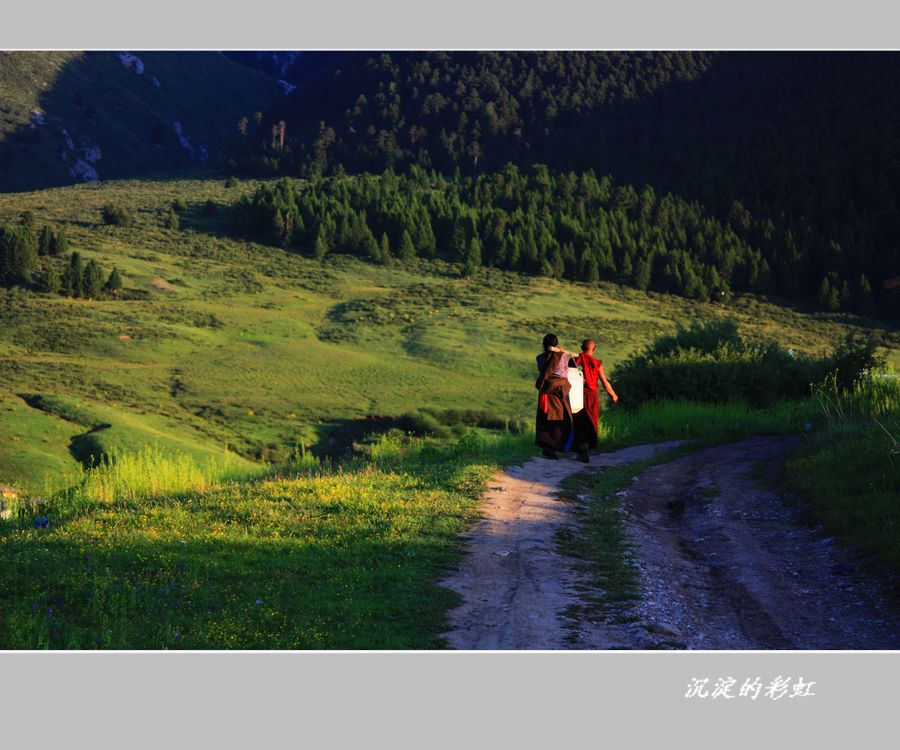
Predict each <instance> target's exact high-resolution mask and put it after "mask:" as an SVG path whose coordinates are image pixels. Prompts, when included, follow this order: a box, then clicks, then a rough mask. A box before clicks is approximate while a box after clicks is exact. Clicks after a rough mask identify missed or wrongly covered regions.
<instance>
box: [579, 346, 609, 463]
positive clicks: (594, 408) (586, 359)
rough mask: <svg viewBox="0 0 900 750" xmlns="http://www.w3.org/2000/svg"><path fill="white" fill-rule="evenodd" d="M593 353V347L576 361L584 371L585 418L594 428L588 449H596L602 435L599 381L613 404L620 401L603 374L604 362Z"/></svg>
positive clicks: (589, 437) (588, 442) (589, 438)
mask: <svg viewBox="0 0 900 750" xmlns="http://www.w3.org/2000/svg"><path fill="white" fill-rule="evenodd" d="M593 351H594V348H593V347H591V348H590V350H589V351H586V352H582V353H581V354H579V355H578V358H577V359H576V360H575V362H576V363H577V364H579V365H580V366H581V369H582V370H583V371H584V412H585V416H587V417H589V418H590V423H591V425H592V426H593V428H594V429H593V435H592V436H588V439H587V440H586V441H584V442H586V443H587V446H588V448H595V447H596V445H597V436H598V435H599V434H600V398H599V393H598V388H597V386H598V381H599V382H600V383H602V384H603V388H604V389H605V390H606V392H607V393H608V394H609V396H610V398H611V399H612V401H613V403H616V402H617V401H618V400H619V397H618V396H617V395H616V392H615V391H614V390H613V387H612V386H611V385H610V384H609V381H608V380H607V379H606V373H605V372H603V362H602V361H601V360H599V359H595V358H594V356H593ZM585 421H587V420H585Z"/></svg>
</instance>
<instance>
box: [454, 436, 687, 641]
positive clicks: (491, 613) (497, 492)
mask: <svg viewBox="0 0 900 750" xmlns="http://www.w3.org/2000/svg"><path fill="white" fill-rule="evenodd" d="M678 445H680V443H679V442H678V441H673V442H671V443H661V444H659V445H640V446H635V447H633V448H626V449H624V450H620V451H616V452H614V453H606V454H602V455H597V456H593V457H592V458H591V465H590V466H591V468H592V469H597V468H599V467H601V466H617V465H620V464H627V463H631V462H633V461H642V460H644V459H647V458H650V457H651V456H653V455H655V454H656V453H657V452H659V451H661V450H667V449H672V448H674V447H676V446H678ZM584 469H585V465H584V464H581V463H578V462H577V461H573V460H571V459H568V458H562V459H560V460H558V461H549V460H547V459H545V458H533V459H531V460H529V461H526V462H525V463H524V464H523V465H522V466H512V467H510V468H509V469H507V470H506V471H503V472H500V473H498V474H496V475H495V476H494V477H492V479H491V481H490V482H489V484H488V491H487V492H486V494H485V495H484V497H483V498H482V512H483V514H484V516H483V519H482V520H481V521H479V522H478V523H477V524H476V525H475V526H474V527H473V528H472V529H471V530H470V531H469V532H468V534H466V535H465V536H466V538H467V542H468V544H467V547H468V553H467V555H466V559H465V560H464V561H463V564H462V565H461V566H460V568H459V569H458V571H457V572H456V574H455V575H453V576H452V577H451V578H449V579H448V580H446V581H444V585H445V586H447V587H448V588H451V589H453V590H454V591H456V592H458V593H459V594H461V595H462V597H463V599H464V603H463V604H462V606H460V607H458V608H457V609H455V610H453V612H451V615H450V622H451V625H452V627H453V630H452V631H451V632H449V633H447V634H445V638H446V639H447V642H448V644H449V645H450V646H451V647H453V648H460V649H560V648H571V645H570V644H569V643H568V638H567V636H569V631H568V629H567V623H566V622H565V621H564V620H563V618H562V617H561V616H560V613H561V612H562V611H563V610H565V609H566V608H568V607H569V606H572V605H575V604H577V603H578V601H579V599H578V594H577V593H576V587H578V586H583V585H584V584H585V580H584V576H583V575H579V574H578V573H576V572H575V571H574V570H573V569H572V565H571V562H572V561H571V560H569V559H568V558H566V557H564V556H563V555H561V554H560V553H559V552H558V551H557V549H556V546H557V545H556V532H557V530H558V529H560V528H562V527H564V526H572V525H574V524H575V522H576V519H575V513H574V509H573V508H572V507H571V505H569V504H567V503H564V502H562V501H560V500H557V499H556V497H555V496H556V493H558V492H559V489H560V482H561V481H562V480H563V479H565V478H566V477H568V476H570V475H571V474H575V473H576V472H579V471H584Z"/></svg>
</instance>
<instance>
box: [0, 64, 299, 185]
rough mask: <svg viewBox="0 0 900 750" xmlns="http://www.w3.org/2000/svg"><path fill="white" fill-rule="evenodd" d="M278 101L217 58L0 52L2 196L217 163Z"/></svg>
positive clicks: (262, 80) (271, 87)
mask: <svg viewBox="0 0 900 750" xmlns="http://www.w3.org/2000/svg"><path fill="white" fill-rule="evenodd" d="M280 95H281V88H280V87H279V86H278V85H277V83H276V82H275V81H274V80H273V79H271V78H269V77H267V76H266V75H264V74H262V73H260V72H258V71H254V70H250V69H248V68H246V67H244V66H242V65H238V64H237V63H235V62H233V61H231V60H229V59H227V58H226V57H225V56H224V55H222V54H220V53H217V52H140V53H138V54H136V55H131V54H128V53H121V52H120V53H117V52H77V51H76V52H73V51H68V52H0V190H2V191H12V190H30V189H34V188H37V187H46V186H52V185H64V184H70V183H73V182H80V181H90V180H93V179H96V178H98V177H99V178H100V179H109V178H113V177H133V176H138V175H142V174H147V173H159V172H163V171H166V170H170V169H173V168H179V167H183V166H187V165H190V164H200V163H203V162H204V161H215V160H216V159H217V158H218V155H219V151H220V149H221V147H222V144H223V143H224V142H225V141H226V140H227V139H228V138H231V137H232V134H234V133H236V131H237V121H238V118H239V117H240V115H241V114H243V113H245V112H247V111H249V112H251V113H252V112H253V111H256V110H260V109H264V108H266V107H267V106H269V105H270V104H271V103H272V102H273V101H274V99H275V98H276V97H278V96H280Z"/></svg>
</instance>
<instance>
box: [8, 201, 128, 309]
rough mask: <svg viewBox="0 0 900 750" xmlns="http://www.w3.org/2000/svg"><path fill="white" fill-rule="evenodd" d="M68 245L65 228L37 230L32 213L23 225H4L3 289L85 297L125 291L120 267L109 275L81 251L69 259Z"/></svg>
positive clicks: (27, 213)
mask: <svg viewBox="0 0 900 750" xmlns="http://www.w3.org/2000/svg"><path fill="white" fill-rule="evenodd" d="M68 246H69V242H68V239H67V237H66V234H65V231H64V230H62V229H57V228H54V227H51V226H44V227H42V228H41V229H40V231H35V225H34V217H33V215H32V214H31V213H30V212H25V213H24V214H22V217H21V221H20V223H19V224H12V225H5V224H0V286H5V287H12V286H28V287H32V288H35V289H38V290H40V291H43V292H48V293H60V294H63V295H65V296H67V297H81V298H96V297H99V296H100V295H101V294H103V293H108V294H116V293H118V292H119V291H120V290H121V289H122V276H121V274H120V273H119V270H118V269H117V268H113V269H112V271H110V272H109V273H107V272H106V270H105V269H104V268H103V267H102V266H101V265H100V264H99V263H98V262H97V261H96V260H93V259H92V260H89V261H88V262H87V263H84V261H83V259H82V257H81V254H80V253H78V252H73V253H71V255H68V256H66V251H67V249H68ZM61 261H62V262H61Z"/></svg>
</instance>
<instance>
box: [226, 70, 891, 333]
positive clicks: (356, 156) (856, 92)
mask: <svg viewBox="0 0 900 750" xmlns="http://www.w3.org/2000/svg"><path fill="white" fill-rule="evenodd" d="M898 87H900V55H897V54H896V53H784V52H780V53H687V52H684V53H682V52H671V53H659V52H657V53H653V52H646V53H632V52H527V53H520V52H514V53H505V52H484V53H480V52H459V53H446V52H402V53H390V54H388V53H355V54H350V55H348V56H347V58H346V59H345V60H343V61H340V62H339V63H337V64H334V65H332V66H331V68H330V69H328V70H327V71H325V72H323V73H320V74H319V75H318V76H313V77H311V78H310V79H308V80H307V81H305V82H301V83H300V84H299V85H298V87H297V89H296V91H294V92H293V93H292V94H291V95H290V96H289V97H287V98H285V99H283V100H280V101H278V102H276V103H275V106H274V107H273V108H272V109H271V110H270V111H269V113H268V114H267V117H266V118H264V119H263V121H262V123H261V124H260V126H259V127H258V128H255V129H251V132H248V134H247V135H246V136H244V137H243V138H242V139H240V140H238V141H237V142H236V144H235V145H233V146H232V147H231V149H230V153H231V163H232V164H233V165H234V166H235V167H239V168H243V169H244V170H246V171H249V172H252V173H254V174H258V175H263V174H272V173H276V172H282V173H287V174H297V172H298V171H299V170H301V169H303V168H306V169H307V170H312V171H326V172H327V171H330V170H335V169H338V168H339V167H342V168H344V169H347V170H370V171H381V170H382V169H384V168H385V167H394V168H403V167H405V166H407V165H410V164H418V165H421V166H424V167H425V168H434V169H436V170H439V171H441V172H443V173H444V174H452V173H454V172H455V171H456V170H459V171H460V172H462V173H463V174H466V173H482V172H490V171H493V170H495V169H499V168H501V167H502V165H503V164H504V163H506V162H513V163H515V164H517V165H518V166H519V167H520V168H521V167H525V166H527V165H529V164H531V163H545V164H547V165H548V166H549V167H550V168H551V169H555V170H559V171H568V170H573V171H576V172H577V171H583V170H585V169H588V168H591V169H594V170H597V171H598V172H599V173H600V174H604V173H610V174H612V175H613V176H614V177H615V178H616V179H617V180H620V181H623V182H626V183H631V184H634V185H643V184H649V185H651V186H653V188H654V189H655V190H656V191H657V192H658V193H664V192H667V191H671V192H673V193H675V194H676V195H679V196H680V197H682V198H685V199H687V200H689V201H693V200H697V201H699V202H701V203H702V204H703V205H704V206H705V208H706V209H707V210H709V211H710V212H711V213H713V215H714V216H716V218H718V219H719V220H720V221H725V222H728V223H729V224H730V225H731V226H732V228H733V229H734V231H735V232H737V233H738V234H739V235H740V236H741V238H742V239H743V240H745V241H746V242H748V243H749V244H751V245H753V246H755V247H759V248H760V249H761V250H762V252H763V255H764V257H765V260H766V262H767V263H768V264H769V266H770V267H771V268H772V270H773V274H774V275H775V277H776V282H777V292H778V293H779V294H780V295H782V296H785V297H789V298H792V299H801V300H804V301H815V302H818V303H819V304H820V305H822V306H823V307H827V308H829V309H839V308H840V309H853V310H858V311H863V312H867V313H872V312H873V311H875V310H877V312H878V314H880V315H882V316H883V317H888V318H896V317H897V316H898V315H900V309H898V308H897V302H896V297H895V296H894V297H893V298H892V297H891V296H889V292H888V291H887V287H884V291H882V287H883V286H884V284H885V283H886V282H887V283H890V280H891V279H892V278H893V277H895V276H896V275H897V269H898V268H900V243H898V242H897V241H896V238H897V237H898V236H900V157H898V154H900V149H898V145H900V129H898V126H897V122H898V115H900V111H898V107H900V105H898V103H897V98H896V96H895V92H896V90H897V88H898ZM280 121H284V123H285V129H286V133H287V137H286V139H285V142H284V144H281V143H280V141H277V140H275V139H273V138H272V127H273V126H274V125H277V123H279V122H280ZM873 297H874V301H873ZM873 305H874V306H873Z"/></svg>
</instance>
